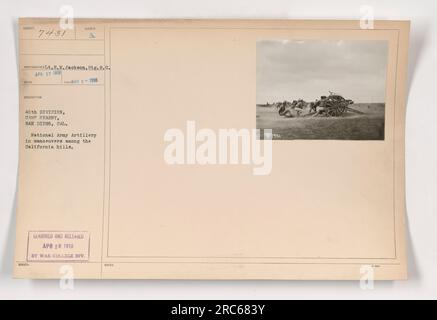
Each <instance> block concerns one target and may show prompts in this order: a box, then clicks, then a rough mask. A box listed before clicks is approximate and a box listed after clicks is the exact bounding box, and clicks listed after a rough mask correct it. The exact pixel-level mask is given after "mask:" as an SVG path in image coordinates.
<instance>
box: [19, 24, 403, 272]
mask: <svg viewBox="0 0 437 320" xmlns="http://www.w3.org/2000/svg"><path fill="white" fill-rule="evenodd" d="M408 34H409V23H408V22H399V21H375V23H374V28H373V29H362V28H361V27H360V22H359V21H292V20H290V21H288V20H94V19H89V20H88V19H76V20H74V22H72V23H70V24H68V23H67V24H65V22H64V24H61V25H60V22H59V21H58V20H57V19H31V18H24V19H20V21H19V55H20V84H19V85H20V118H19V121H20V163H19V196H18V209H17V232H16V237H17V239H16V252H15V262H14V264H15V266H14V276H15V277H17V278H60V277H64V276H66V275H67V276H68V275H71V276H73V277H75V278H102V279H114V278H123V279H125V278H126V279H135V278H138V279H140V278H141V279H143V278H144V279H327V280H329V279H345V280H346V279H356V280H358V279H381V280H382V279H390V280H391V279H406V277H407V270H406V264H407V260H406V250H405V236H404V228H405V199H404V193H405V180H404V128H405V96H406V70H407V48H408Z"/></svg>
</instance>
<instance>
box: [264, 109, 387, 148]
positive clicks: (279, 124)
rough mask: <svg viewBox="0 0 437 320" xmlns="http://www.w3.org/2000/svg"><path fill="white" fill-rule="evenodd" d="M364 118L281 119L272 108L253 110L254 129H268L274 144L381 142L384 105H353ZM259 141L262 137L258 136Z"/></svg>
mask: <svg viewBox="0 0 437 320" xmlns="http://www.w3.org/2000/svg"><path fill="white" fill-rule="evenodd" d="M350 107H351V108H353V109H355V110H358V111H361V112H364V113H365V114H355V113H349V112H348V113H346V114H344V115H343V116H342V117H304V118H302V117H301V118H286V117H281V116H280V115H279V114H278V111H277V109H276V108H275V107H260V106H257V107H256V108H257V114H256V126H257V128H258V129H272V130H273V139H274V140H293V139H312V140H320V139H329V140H384V121H385V120H384V113H385V108H384V104H381V103H378V104H377V103H374V104H365V103H360V104H354V105H351V106H350ZM261 138H262V133H261Z"/></svg>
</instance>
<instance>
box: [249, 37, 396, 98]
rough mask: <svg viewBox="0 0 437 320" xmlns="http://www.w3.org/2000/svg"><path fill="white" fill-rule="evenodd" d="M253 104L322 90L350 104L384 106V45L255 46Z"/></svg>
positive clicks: (270, 42)
mask: <svg viewBox="0 0 437 320" xmlns="http://www.w3.org/2000/svg"><path fill="white" fill-rule="evenodd" d="M256 53H257V69H256V70H257V103H260V104H261V103H266V102H269V103H272V102H277V101H283V100H294V99H299V98H302V99H304V100H306V101H312V100H315V99H316V98H320V96H321V95H328V94H329V92H328V91H333V92H335V93H338V94H341V95H343V96H344V97H345V98H347V99H352V100H354V101H355V102H385V82H386V69H387V59H388V44H387V42H386V41H349V40H348V41H343V40H340V41H332V40H305V41H289V40H283V41H281V40H268V41H258V43H257V52H256Z"/></svg>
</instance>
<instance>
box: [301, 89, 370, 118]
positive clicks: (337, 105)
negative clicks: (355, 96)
mask: <svg viewBox="0 0 437 320" xmlns="http://www.w3.org/2000/svg"><path fill="white" fill-rule="evenodd" d="M353 103H354V102H353V101H352V100H350V99H345V98H344V97H343V96H341V95H339V94H334V93H332V92H330V93H329V96H322V97H321V99H320V100H318V101H316V102H314V103H313V104H312V106H311V112H310V114H308V115H313V116H319V115H320V116H325V117H340V116H342V115H343V114H344V113H346V112H348V111H350V112H354V113H359V114H362V112H360V111H358V110H355V109H352V108H350V107H349V105H351V104H353Z"/></svg>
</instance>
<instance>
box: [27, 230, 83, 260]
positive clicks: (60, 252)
mask: <svg viewBox="0 0 437 320" xmlns="http://www.w3.org/2000/svg"><path fill="white" fill-rule="evenodd" d="M89 246H90V236H89V233H88V232H86V231H29V239H28V247H27V261H30V262H32V261H35V262H36V261H38V262H57V261H59V262H62V261H78V262H79V261H88V259H89Z"/></svg>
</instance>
